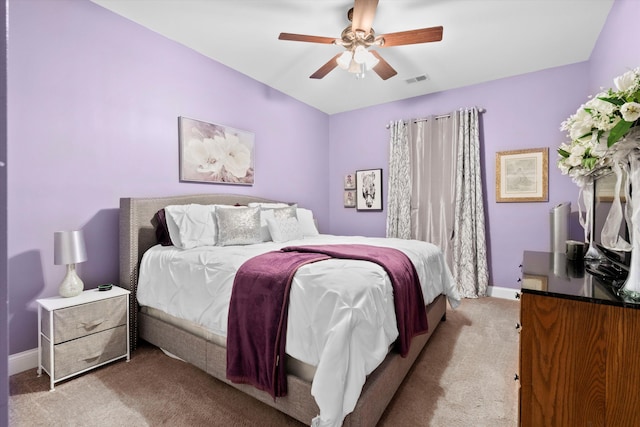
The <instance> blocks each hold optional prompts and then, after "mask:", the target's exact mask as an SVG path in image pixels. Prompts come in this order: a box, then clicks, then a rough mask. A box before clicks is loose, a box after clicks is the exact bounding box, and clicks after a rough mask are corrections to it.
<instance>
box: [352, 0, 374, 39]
mask: <svg viewBox="0 0 640 427" xmlns="http://www.w3.org/2000/svg"><path fill="white" fill-rule="evenodd" d="M377 7H378V0H355V1H354V2H353V18H352V20H351V29H352V30H353V31H354V32H356V31H357V30H362V31H364V32H365V33H369V30H371V25H372V24H373V18H374V17H375V16H376V8H377Z"/></svg>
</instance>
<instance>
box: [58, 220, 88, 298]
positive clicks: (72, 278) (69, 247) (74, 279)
mask: <svg viewBox="0 0 640 427" xmlns="http://www.w3.org/2000/svg"><path fill="white" fill-rule="evenodd" d="M53 252H54V255H53V256H54V263H55V264H56V265H62V264H66V265H67V274H66V275H65V276H64V280H62V283H60V287H59V288H58V292H59V293H60V296H63V297H65V298H68V297H75V296H76V295H80V294H81V293H82V291H83V290H84V283H82V280H80V277H78V273H76V264H77V263H79V262H84V261H86V260H87V250H86V248H85V246H84V236H83V234H82V230H74V231H56V232H55V233H54V234H53Z"/></svg>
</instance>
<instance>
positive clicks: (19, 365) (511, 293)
mask: <svg viewBox="0 0 640 427" xmlns="http://www.w3.org/2000/svg"><path fill="white" fill-rule="evenodd" d="M516 293H519V291H518V290H517V289H512V288H502V287H500V286H489V287H487V296H490V297H494V298H502V299H516ZM37 368H38V349H37V348H34V349H33V350H27V351H23V352H22V353H16V354H12V355H9V375H14V374H19V373H20V372H24V371H28V370H29V369H37Z"/></svg>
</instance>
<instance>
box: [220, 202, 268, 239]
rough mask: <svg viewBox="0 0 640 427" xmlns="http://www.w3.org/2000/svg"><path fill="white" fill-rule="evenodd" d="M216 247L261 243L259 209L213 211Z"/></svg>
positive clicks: (222, 209) (221, 209)
mask: <svg viewBox="0 0 640 427" xmlns="http://www.w3.org/2000/svg"><path fill="white" fill-rule="evenodd" d="M214 215H215V216H216V222H217V226H218V245H220V246H230V245H252V244H254V243H261V242H262V234H261V232H260V208H258V207H255V208H222V207H217V208H216V210H215V214H214Z"/></svg>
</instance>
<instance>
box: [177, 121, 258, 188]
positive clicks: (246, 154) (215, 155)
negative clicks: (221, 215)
mask: <svg viewBox="0 0 640 427" xmlns="http://www.w3.org/2000/svg"><path fill="white" fill-rule="evenodd" d="M178 135H179V145H180V181H182V182H204V183H209V184H238V185H253V182H254V134H253V133H251V132H247V131H244V130H239V129H234V128H231V127H228V126H224V125H219V124H212V123H207V122H202V121H200V120H194V119H189V118H187V117H178Z"/></svg>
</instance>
